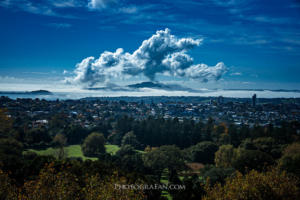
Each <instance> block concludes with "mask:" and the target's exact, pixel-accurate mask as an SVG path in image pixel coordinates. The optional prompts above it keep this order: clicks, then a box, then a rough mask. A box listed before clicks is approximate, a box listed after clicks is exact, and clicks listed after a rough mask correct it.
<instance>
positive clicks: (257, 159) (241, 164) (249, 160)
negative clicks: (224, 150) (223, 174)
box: [232, 149, 275, 173]
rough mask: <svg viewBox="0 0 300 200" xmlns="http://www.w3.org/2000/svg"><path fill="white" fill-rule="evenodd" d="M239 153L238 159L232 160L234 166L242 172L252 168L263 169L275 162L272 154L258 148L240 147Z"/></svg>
mask: <svg viewBox="0 0 300 200" xmlns="http://www.w3.org/2000/svg"><path fill="white" fill-rule="evenodd" d="M237 154H238V155H237V157H236V159H234V160H233V162H232V166H233V167H234V168H235V169H237V170H239V171H240V172H242V173H245V172H246V171H247V170H252V169H255V170H258V171H262V170H264V169H266V167H268V166H270V165H273V164H274V163H275V161H274V159H273V158H272V156H270V155H269V154H267V153H265V152H261V151H258V150H244V149H239V150H238V152H237Z"/></svg>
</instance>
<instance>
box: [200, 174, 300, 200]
mask: <svg viewBox="0 0 300 200" xmlns="http://www.w3.org/2000/svg"><path fill="white" fill-rule="evenodd" d="M297 183H298V182H297V180H296V179H295V178H293V177H290V176H288V175H287V173H286V172H284V171H283V172H282V171H280V170H279V169H277V168H273V169H271V170H270V171H267V172H264V173H260V172H257V171H255V170H252V171H250V172H249V173H247V174H246V175H242V174H241V173H239V172H237V174H236V176H235V177H234V178H229V179H227V180H226V183H225V184H224V185H223V186H222V185H221V184H220V183H218V184H216V185H215V186H214V187H212V188H209V186H207V187H206V192H207V194H206V196H205V197H204V198H203V199H204V200H216V199H218V200H241V199H243V200H254V199H255V200H265V199H276V200H297V199H299V198H300V193H299V192H300V191H299V188H298V187H297Z"/></svg>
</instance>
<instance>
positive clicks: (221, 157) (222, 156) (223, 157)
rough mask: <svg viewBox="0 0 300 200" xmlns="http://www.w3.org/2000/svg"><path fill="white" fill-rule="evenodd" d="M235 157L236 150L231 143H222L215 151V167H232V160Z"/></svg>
mask: <svg viewBox="0 0 300 200" xmlns="http://www.w3.org/2000/svg"><path fill="white" fill-rule="evenodd" d="M236 157H237V150H236V149H235V148H234V147H233V146H232V145H222V146H220V148H219V150H218V151H217V152H216V153H215V163H216V166H217V167H232V162H233V161H234V159H235V158H236Z"/></svg>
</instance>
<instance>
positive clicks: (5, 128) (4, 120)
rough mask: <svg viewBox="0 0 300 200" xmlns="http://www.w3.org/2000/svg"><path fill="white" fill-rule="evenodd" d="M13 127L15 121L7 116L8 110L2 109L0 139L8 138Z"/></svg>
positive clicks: (0, 113)
mask: <svg viewBox="0 0 300 200" xmlns="http://www.w3.org/2000/svg"><path fill="white" fill-rule="evenodd" d="M12 127H13V120H12V119H11V118H10V117H9V115H7V109H3V108H0V138H1V137H3V136H8V135H9V133H10V132H11V130H12Z"/></svg>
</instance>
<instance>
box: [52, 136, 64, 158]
mask: <svg viewBox="0 0 300 200" xmlns="http://www.w3.org/2000/svg"><path fill="white" fill-rule="evenodd" d="M53 142H54V144H56V145H57V147H58V151H57V152H56V154H57V155H56V157H57V158H58V159H59V160H61V159H63V158H66V157H67V152H66V151H65V149H64V146H65V145H66V143H67V138H66V137H65V136H64V135H63V134H61V133H59V134H56V135H55V137H54V139H53Z"/></svg>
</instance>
